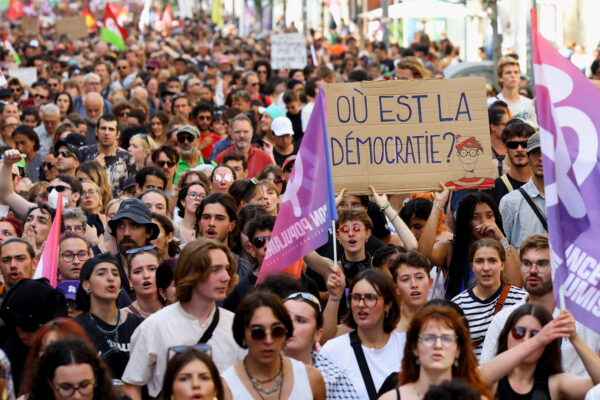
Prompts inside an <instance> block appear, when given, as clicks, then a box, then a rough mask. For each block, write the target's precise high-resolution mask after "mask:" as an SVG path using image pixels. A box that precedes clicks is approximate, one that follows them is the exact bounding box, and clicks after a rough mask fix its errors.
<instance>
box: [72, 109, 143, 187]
mask: <svg viewBox="0 0 600 400" xmlns="http://www.w3.org/2000/svg"><path fill="white" fill-rule="evenodd" d="M120 135H121V131H120V130H119V124H118V122H117V118H116V117H115V116H114V115H112V114H105V115H102V116H101V117H99V118H98V123H97V134H96V138H97V140H98V142H97V144H92V145H89V146H84V147H82V148H81V157H82V159H83V161H88V160H94V161H96V162H98V163H99V164H100V165H102V166H103V167H104V169H105V170H106V176H107V178H108V182H109V183H110V186H111V187H112V189H113V194H114V196H115V197H118V196H120V195H121V193H122V191H123V185H124V184H125V180H126V179H127V178H128V177H130V176H134V175H135V173H136V171H137V167H136V163H135V158H134V157H133V156H132V155H131V153H128V152H127V151H125V150H123V149H122V148H120V147H118V145H119V142H118V139H119V136H120Z"/></svg>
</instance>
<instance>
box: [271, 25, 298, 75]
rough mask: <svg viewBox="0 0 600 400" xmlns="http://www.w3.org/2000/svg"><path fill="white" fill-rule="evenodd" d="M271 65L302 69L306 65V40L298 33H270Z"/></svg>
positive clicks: (279, 67) (275, 67)
mask: <svg viewBox="0 0 600 400" xmlns="http://www.w3.org/2000/svg"><path fill="white" fill-rule="evenodd" d="M271 67H272V68H273V69H281V68H288V69H302V68H304V67H306V40H304V36H302V34H300V33H284V34H280V35H271Z"/></svg>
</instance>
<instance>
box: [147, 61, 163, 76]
mask: <svg viewBox="0 0 600 400" xmlns="http://www.w3.org/2000/svg"><path fill="white" fill-rule="evenodd" d="M160 69H161V65H160V61H159V60H158V59H156V58H153V59H151V60H150V61H148V63H147V64H146V71H148V74H149V75H150V76H153V77H155V78H156V77H157V76H158V73H159V72H160Z"/></svg>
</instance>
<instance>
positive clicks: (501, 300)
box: [473, 284, 511, 349]
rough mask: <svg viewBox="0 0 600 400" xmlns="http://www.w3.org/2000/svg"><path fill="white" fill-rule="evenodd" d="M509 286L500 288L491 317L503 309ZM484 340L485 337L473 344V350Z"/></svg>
mask: <svg viewBox="0 0 600 400" xmlns="http://www.w3.org/2000/svg"><path fill="white" fill-rule="evenodd" d="M510 287H511V286H510V285H509V284H505V285H504V287H503V288H502V292H501V293H500V296H499V297H498V301H496V307H494V313H493V314H492V315H496V314H498V313H499V312H500V310H502V307H504V303H505V302H506V297H507V296H508V292H510ZM484 340H485V336H484V337H483V338H481V339H477V340H475V341H474V342H473V348H475V349H476V348H477V347H479V346H480V345H481V344H482V343H483V341H484Z"/></svg>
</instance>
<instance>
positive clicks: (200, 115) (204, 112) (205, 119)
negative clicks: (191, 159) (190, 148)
mask: <svg viewBox="0 0 600 400" xmlns="http://www.w3.org/2000/svg"><path fill="white" fill-rule="evenodd" d="M191 117H192V121H194V124H195V125H196V127H197V128H198V131H199V132H200V138H199V139H200V140H199V143H198V149H199V150H200V152H201V153H202V157H204V158H205V159H209V158H210V153H211V151H212V148H213V144H215V143H217V142H218V141H219V140H221V137H220V136H219V135H217V134H215V133H213V132H211V131H210V124H211V123H212V120H213V107H212V106H211V105H210V104H208V103H206V102H204V101H201V102H199V103H198V104H196V106H195V107H194V109H193V110H192V115H191Z"/></svg>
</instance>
